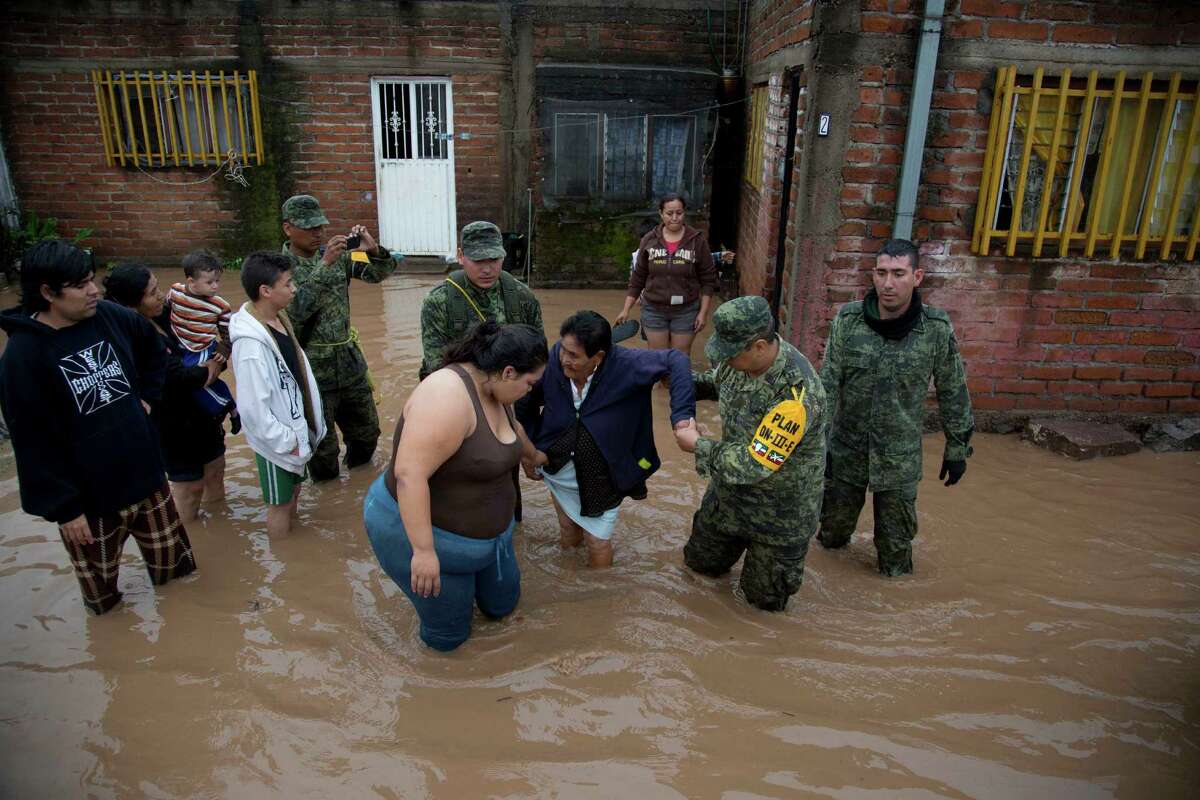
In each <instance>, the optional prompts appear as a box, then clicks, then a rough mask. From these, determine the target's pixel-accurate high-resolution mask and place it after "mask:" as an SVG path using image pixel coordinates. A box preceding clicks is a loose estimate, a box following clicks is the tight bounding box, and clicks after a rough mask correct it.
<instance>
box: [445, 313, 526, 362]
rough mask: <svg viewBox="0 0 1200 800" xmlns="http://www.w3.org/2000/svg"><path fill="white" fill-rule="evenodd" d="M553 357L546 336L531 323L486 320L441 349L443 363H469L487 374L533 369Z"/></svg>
mask: <svg viewBox="0 0 1200 800" xmlns="http://www.w3.org/2000/svg"><path fill="white" fill-rule="evenodd" d="M549 360H550V350H549V348H548V347H547V346H546V336H545V334H543V333H542V332H541V331H539V330H538V329H537V328H534V327H533V326H532V325H520V324H513V325H500V324H499V323H496V322H493V321H491V320H487V321H485V322H480V323H479V324H477V325H475V326H474V327H473V328H471V329H469V330H468V331H467V332H466V333H465V334H463V336H462V338H460V339H458V340H457V341H455V342H451V343H450V344H449V345H447V346H446V349H445V350H444V351H442V363H443V364H470V365H471V366H473V367H475V368H476V369H478V370H480V371H481V372H485V373H488V374H492V373H496V372H502V371H503V370H504V368H505V367H512V368H513V369H515V370H516V371H517V372H518V373H522V374H523V373H526V372H533V371H534V370H535V369H537V368H538V367H541V366H544V365H545V363H546V362H547V361H549Z"/></svg>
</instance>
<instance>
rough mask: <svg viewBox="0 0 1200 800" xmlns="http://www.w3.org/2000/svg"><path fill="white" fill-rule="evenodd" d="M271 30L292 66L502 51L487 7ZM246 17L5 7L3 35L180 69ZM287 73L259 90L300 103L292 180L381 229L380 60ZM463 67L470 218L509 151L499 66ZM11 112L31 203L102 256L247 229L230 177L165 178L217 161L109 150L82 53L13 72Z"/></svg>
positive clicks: (458, 102)
mask: <svg viewBox="0 0 1200 800" xmlns="http://www.w3.org/2000/svg"><path fill="white" fill-rule="evenodd" d="M225 7H226V8H229V9H230V11H231V12H232V11H234V10H235V9H236V6H235V4H226V6H225ZM262 29H263V36H264V44H265V48H266V55H267V56H268V57H269V58H272V59H277V60H278V62H279V63H281V64H284V65H285V66H291V65H295V66H297V67H303V66H304V64H303V63H302V62H303V60H304V59H307V58H313V57H319V58H330V59H348V58H351V57H373V58H381V57H386V56H389V55H395V54H403V55H407V56H413V57H418V58H420V57H431V58H437V57H446V56H451V55H453V56H456V57H460V58H461V57H464V56H465V57H471V58H479V59H486V60H488V61H496V62H502V61H503V59H505V58H506V56H505V54H504V53H503V52H502V47H501V38H500V29H499V27H498V25H497V24H495V23H494V22H492V23H490V22H486V21H480V20H471V19H422V20H412V19H409V18H407V17H403V18H402V17H400V16H399V15H397V14H389V15H386V16H379V17H376V18H367V19H361V18H356V19H352V20H351V19H344V18H334V19H318V18H304V17H279V18H274V19H265V20H263V22H262ZM237 31H238V20H237V18H236V17H234V16H230V17H229V18H225V19H221V18H216V19H214V18H212V17H211V16H209V17H206V18H205V22H204V24H202V25H201V24H196V20H195V19H189V18H187V17H167V16H163V17H160V18H153V17H151V18H147V17H145V16H140V17H120V18H116V17H114V18H112V19H104V18H96V17H93V16H89V17H86V18H85V17H71V16H55V17H42V18H31V17H30V16H29V15H23V16H15V15H14V16H5V17H0V48H2V49H4V50H5V51H6V52H8V53H10V54H15V55H16V56H17V57H18V58H19V59H21V60H23V61H25V62H26V63H27V62H28V61H29V60H31V59H33V60H36V59H38V58H48V59H80V62H81V64H85V63H90V62H99V63H101V64H103V65H104V66H108V67H111V68H113V69H119V68H121V67H123V66H125V65H124V64H123V63H122V60H123V59H130V58H138V59H146V58H153V59H157V60H160V61H161V67H163V68H171V67H178V65H179V62H180V60H181V59H188V58H190V59H214V60H216V59H232V58H235V57H236V55H237V49H236V42H237ZM225 63H228V62H227V61H226V62H225ZM335 63H336V62H335ZM375 74H395V71H394V70H388V69H386V68H384V69H380V70H378V71H377V72H376V73H375ZM442 74H444V71H442ZM288 78H289V81H290V83H289V85H290V86H291V89H292V92H293V93H289V95H288V96H287V97H274V96H263V97H262V98H261V101H260V102H261V104H262V105H264V106H265V105H267V104H271V103H291V104H293V107H294V108H295V109H296V114H295V115H294V116H295V118H296V119H297V120H298V123H297V126H296V129H295V130H294V131H292V135H293V138H294V141H293V143H292V149H293V152H292V154H291V155H292V158H291V164H290V167H291V169H292V173H293V174H292V178H293V181H294V186H295V189H296V190H297V191H299V192H307V193H312V194H315V195H317V196H318V198H319V199H320V200H321V202H322V205H323V206H324V208H325V211H326V214H327V215H328V216H329V217H330V219H331V220H332V222H333V225H334V228H335V229H337V228H339V227H340V226H345V227H348V226H349V225H350V224H353V223H363V224H366V225H367V226H368V227H369V228H371V230H373V231H377V230H378V225H379V224H378V216H377V205H376V203H377V201H376V194H375V192H376V186H375V166H374V157H373V141H372V136H373V129H372V119H371V98H370V78H371V73H368V72H366V71H362V70H361V69H360V70H359V71H352V70H347V69H338V68H331V69H330V70H328V71H323V72H314V71H312V70H303V69H290V70H288ZM451 78H452V80H453V91H454V105H455V108H454V114H455V130H456V132H464V131H469V132H470V133H471V136H472V138H471V139H469V140H457V141H456V142H455V168H456V182H457V212H458V219H459V224H460V225H461V224H462V223H464V222H466V221H470V220H472V219H480V218H484V219H499V218H500V216H501V213H502V205H501V204H502V203H503V196H504V193H503V186H504V185H503V180H504V178H503V175H502V174H501V161H500V159H499V158H498V153H497V150H498V143H499V129H500V115H499V102H498V98H499V81H500V75H499V73H498V72H488V71H479V72H469V73H468V72H464V73H461V74H454V75H451ZM3 112H4V118H3V121H4V133H5V143H6V146H7V156H8V161H9V166H10V168H11V170H12V173H13V179H14V182H15V184H16V188H17V194H18V197H19V199H20V201H21V204H22V207H23V208H24V209H26V210H29V211H33V212H36V213H37V214H38V215H39V216H42V217H46V216H53V217H56V218H57V219H58V220H59V230H60V231H62V232H64V233H67V234H71V233H74V232H75V231H77V230H79V229H81V228H85V227H91V228H94V229H95V233H94V234H93V236H92V238H91V239H89V240H88V244H89V245H91V246H93V247H94V249H95V251H96V254H97V257H98V258H99V259H100V260H101V261H106V260H110V259H127V258H133V259H147V260H151V261H165V262H170V261H174V260H176V259H177V258H178V257H179V256H180V254H182V253H183V252H186V251H187V250H189V249H192V248H195V247H199V246H214V247H215V246H218V245H220V243H221V242H222V241H223V240H229V239H230V238H232V237H234V236H236V230H237V228H236V226H237V221H236V219H235V214H234V209H233V207H232V205H231V204H230V203H229V201H228V194H227V193H223V192H222V191H220V190H219V189H218V186H220V185H221V182H222V181H223V178H222V177H221V176H217V177H216V178H215V179H214V180H212V181H209V182H207V183H198V184H192V185H174V186H170V185H164V184H163V183H161V182H160V181H170V182H173V183H176V184H187V183H188V182H189V181H197V180H199V179H200V178H203V177H204V176H206V175H208V174H209V173H210V172H212V168H211V167H210V168H196V169H191V170H188V169H174V168H168V169H163V168H157V169H147V170H146V172H147V173H148V174H144V173H141V172H138V171H137V170H135V169H130V168H122V167H119V166H113V167H109V166H107V165H106V164H105V162H104V155H103V144H102V141H101V137H100V130H99V123H98V119H97V113H96V107H95V92H94V90H93V88H92V86H91V83H90V79H89V77H88V69H87V68H85V67H84V66H79V67H73V66H68V65H64V66H63V68H62V69H61V71H57V72H55V71H49V72H46V71H41V70H39V71H23V72H18V73H13V72H9V73H7V74H6V80H5V88H4V90H3ZM245 174H246V177H247V179H248V180H250V181H254V180H255V177H256V170H255V168H253V167H249V168H247V169H246V173H245ZM260 174H261V173H260ZM156 179H157V180H156ZM222 188H224V187H222ZM230 191H233V192H236V191H238V189H237V188H236V187H234V188H232V189H230ZM280 239H281V240H282V232H281V233H280ZM230 255H233V254H232V253H231V254H230Z"/></svg>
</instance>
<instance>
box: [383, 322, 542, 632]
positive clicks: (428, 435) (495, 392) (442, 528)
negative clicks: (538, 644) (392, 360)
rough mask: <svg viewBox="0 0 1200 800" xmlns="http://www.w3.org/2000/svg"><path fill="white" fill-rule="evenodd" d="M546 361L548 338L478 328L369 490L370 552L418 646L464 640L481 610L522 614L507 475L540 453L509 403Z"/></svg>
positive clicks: (420, 400) (398, 436) (418, 401)
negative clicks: (410, 610) (395, 588)
mask: <svg viewBox="0 0 1200 800" xmlns="http://www.w3.org/2000/svg"><path fill="white" fill-rule="evenodd" d="M548 358H549V353H548V350H547V346H546V337H545V336H544V335H543V333H542V332H541V331H540V330H536V329H534V328H533V327H531V326H529V325H499V324H497V323H495V322H482V323H480V324H479V325H476V326H475V327H474V328H472V329H471V330H470V331H469V332H468V333H467V334H466V335H465V337H464V338H462V339H460V340H459V341H458V342H456V343H454V344H451V345H450V346H449V347H448V348H447V349H446V352H445V363H446V364H447V366H445V367H443V368H442V369H439V370H437V371H436V372H434V373H433V374H431V375H430V376H429V377H428V378H426V379H425V380H424V381H422V382H421V383H420V385H418V386H417V388H416V389H415V390H414V391H413V393H412V396H411V397H409V399H408V402H407V403H406V404H405V406H404V411H403V413H402V414H401V416H400V421H399V423H398V424H397V425H396V433H395V436H394V437H393V446H392V462H391V465H390V467H389V468H388V470H387V471H386V472H385V473H384V474H383V475H381V476H380V477H379V478H378V480H376V481H375V483H374V484H372V486H371V488H370V490H369V491H368V492H367V498H366V502H365V505H364V508H363V517H364V521H365V523H366V528H367V535H368V537H369V538H370V540H371V546H372V547H373V548H374V549H375V555H376V556H377V557H378V558H379V563H380V565H381V566H382V567H383V569H384V571H385V572H387V574H388V575H389V576H390V577H391V578H392V580H394V581H395V582H396V583H397V584H398V585H399V587H400V589H401V590H402V591H403V592H404V594H405V595H407V597H408V599H409V600H411V601H412V603H413V605H414V606H415V607H416V610H417V615H418V616H419V617H420V620H421V639H422V641H424V642H425V643H426V644H428V645H429V646H430V647H433V648H435V649H437V650H443V651H446V650H453V649H454V648H456V647H458V646H459V645H460V644H462V643H463V642H465V641H466V640H467V638H468V637H469V636H470V634H471V616H472V613H473V609H474V606H475V605H478V606H479V609H480V610H481V611H482V612H483V613H484V614H486V615H487V616H489V617H493V618H500V617H504V616H506V615H508V614H509V613H511V612H512V610H513V609H514V608H516V605H517V600H518V599H519V597H520V593H521V574H520V570H519V569H518V568H517V561H516V557H515V556H514V554H513V547H512V536H513V511H514V508H515V505H516V489H515V488H514V486H513V481H512V477H511V474H512V470H513V469H514V468H515V467H516V466H517V464H518V463H519V462H520V461H521V459H522V457H525V458H527V459H530V460H532V459H534V458H535V457H536V452H535V451H534V450H533V446H532V445H531V444H530V443H529V441H528V439H527V438H526V437H525V435H524V431H523V430H522V429H521V426H520V424H519V423H518V422H517V421H516V418H515V416H514V414H513V410H512V404H513V403H515V402H516V401H517V400H519V399H521V398H522V397H524V396H525V395H526V394H528V393H529V390H530V389H531V388H532V387H533V385H534V384H535V383H537V381H538V380H539V379H540V378H541V375H542V371H543V369H545V366H546V361H547V359H548Z"/></svg>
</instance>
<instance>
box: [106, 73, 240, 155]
mask: <svg viewBox="0 0 1200 800" xmlns="http://www.w3.org/2000/svg"><path fill="white" fill-rule="evenodd" d="M91 78H92V85H93V86H94V87H95V90H96V108H97V111H98V113H99V116H100V131H101V134H102V136H103V140H104V155H105V159H106V160H107V162H108V164H109V166H112V165H114V164H119V165H120V166H138V167H168V166H173V167H194V166H216V165H218V164H221V163H223V162H224V161H226V160H227V159H228V158H229V155H230V154H231V153H232V154H234V155H235V156H236V157H237V158H238V159H240V161H241V163H242V164H261V163H262V160H263V155H262V120H261V119H260V116H259V110H258V108H259V106H258V79H257V77H256V75H255V72H254V70H249V71H247V72H240V71H238V70H234V71H233V72H232V73H226V72H225V71H224V70H220V71H217V72H213V71H211V70H204V72H202V73H201V72H197V71H192V72H183V71H176V72H174V73H171V72H166V71H145V70H142V71H125V72H122V71H117V72H114V71H112V70H92V73H91Z"/></svg>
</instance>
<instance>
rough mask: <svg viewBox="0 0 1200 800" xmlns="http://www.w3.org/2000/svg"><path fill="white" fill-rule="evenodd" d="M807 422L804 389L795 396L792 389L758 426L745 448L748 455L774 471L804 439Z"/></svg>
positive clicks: (794, 391)
mask: <svg viewBox="0 0 1200 800" xmlns="http://www.w3.org/2000/svg"><path fill="white" fill-rule="evenodd" d="M807 422H808V412H807V411H805V409H804V390H803V389H801V390H800V395H799V396H798V397H797V396H796V390H795V389H792V399H791V400H784V401H783V402H782V403H780V404H779V405H777V406H775V407H774V408H772V409H771V410H770V411H768V412H767V413H766V415H765V416H763V418H762V422H760V423H758V430H757V431H755V434H754V439H753V440H752V441H751V442H750V445H749V448H750V455H751V456H752V457H753V458H754V460H755V461H757V462H758V463H760V464H762V465H763V466H764V467H766V468H767V469H769V470H771V472H777V471H778V470H779V468H780V467H782V466H783V465H784V463H785V462H786V461H787V460H788V456H790V455H791V454H792V451H793V450H795V449H796V445H798V444H800V440H801V439H803V438H804V427H805V425H806V424H807Z"/></svg>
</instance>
